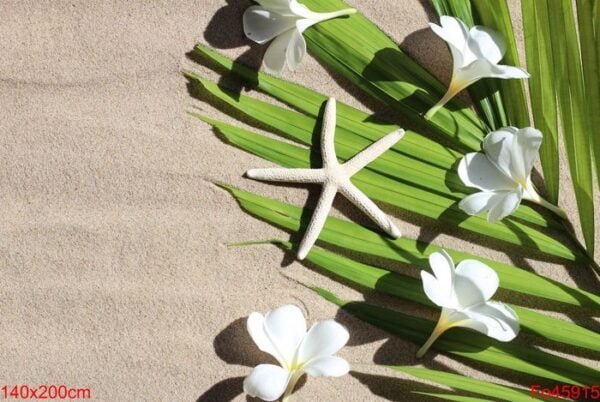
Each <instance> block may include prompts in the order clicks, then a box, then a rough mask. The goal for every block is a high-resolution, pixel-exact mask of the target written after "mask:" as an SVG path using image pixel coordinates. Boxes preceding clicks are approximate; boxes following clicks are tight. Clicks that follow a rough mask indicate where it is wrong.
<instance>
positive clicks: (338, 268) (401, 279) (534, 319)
mask: <svg viewBox="0 0 600 402" xmlns="http://www.w3.org/2000/svg"><path fill="white" fill-rule="evenodd" d="M274 243H275V244H278V245H280V246H281V247H283V248H284V249H287V250H292V245H291V244H290V243H289V242H274ZM306 260H307V261H310V262H311V263H313V264H314V265H315V266H317V267H318V268H320V269H322V270H324V271H325V272H327V273H329V274H332V275H335V276H337V277H339V278H341V279H344V280H346V281H350V282H352V283H354V284H356V285H359V286H361V287H364V288H366V289H371V290H377V291H379V292H382V293H386V294H389V295H392V296H395V297H399V298H402V299H406V300H409V301H414V302H416V303H419V304H421V305H425V306H428V307H434V308H436V309H438V307H436V306H435V305H434V304H433V303H432V302H431V301H430V300H429V299H428V298H427V296H426V295H425V293H424V291H423V285H422V283H421V281H420V280H418V279H416V278H413V277H410V276H407V275H403V274H400V273H396V272H392V271H389V270H387V269H383V268H380V267H374V266H372V265H368V264H363V263H360V262H358V261H354V260H352V259H350V258H346V257H344V256H341V255H339V254H335V253H332V252H330V251H327V250H323V249H320V248H313V249H312V250H311V251H310V252H309V254H308V256H307V257H306ZM499 300H502V298H499ZM509 305H510V306H511V307H512V308H513V309H514V310H515V312H516V313H517V315H518V316H519V322H520V323H521V328H522V329H523V331H524V332H529V333H532V334H535V335H538V336H540V337H542V338H546V339H548V340H551V341H555V342H559V343H563V344H567V345H572V346H577V347H580V348H584V349H589V350H593V351H595V352H600V334H598V333H596V332H593V331H590V330H588V329H586V328H583V327H580V326H578V325H576V324H572V323H570V322H566V321H563V320H559V319H557V318H553V317H549V316H546V315H544V314H541V313H538V312H535V311H532V310H529V309H526V308H523V307H520V306H516V305H513V304H509Z"/></svg>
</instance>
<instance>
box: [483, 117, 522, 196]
mask: <svg viewBox="0 0 600 402" xmlns="http://www.w3.org/2000/svg"><path fill="white" fill-rule="evenodd" d="M517 131H518V129H517V128H515V127H504V128H501V129H499V130H496V131H493V132H491V133H489V134H488V135H486V136H485V138H484V139H483V151H484V152H485V155H486V156H487V158H488V159H489V160H490V162H492V164H493V165H494V166H496V168H497V169H498V170H500V171H501V172H503V173H504V174H505V175H506V176H507V177H510V178H511V180H513V181H514V178H513V175H512V169H511V164H512V158H513V156H512V154H513V141H514V139H515V134H516V133H517ZM498 190H499V189H498Z"/></svg>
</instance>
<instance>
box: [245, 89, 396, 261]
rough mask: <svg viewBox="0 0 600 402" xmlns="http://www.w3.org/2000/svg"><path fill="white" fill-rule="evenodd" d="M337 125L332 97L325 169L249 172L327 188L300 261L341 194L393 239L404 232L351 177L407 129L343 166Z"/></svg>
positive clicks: (327, 108)
mask: <svg viewBox="0 0 600 402" xmlns="http://www.w3.org/2000/svg"><path fill="white" fill-rule="evenodd" d="M335 123H336V104H335V99H333V98H330V99H329V100H328V101H327V105H326V106H325V114H324V116H323V128H322V135H321V155H322V158H323V167H322V168H321V169H286V168H272V169H250V170H248V171H247V172H246V175H247V176H248V177H250V178H252V179H257V180H265V181H280V182H289V183H320V184H322V185H323V190H322V192H321V197H320V198H319V202H318V203H317V207H316V208H315V211H314V213H313V216H312V218H311V221H310V223H309V224H308V228H307V229H306V234H305V235H304V238H303V239H302V242H301V243H300V247H299V249H298V258H299V259H300V260H303V259H304V258H305V257H306V255H307V254H308V252H309V251H310V249H311V248H312V246H313V245H314V244H315V242H316V241H317V238H318V237H319V233H321V229H323V226H324V225H325V221H326V219H327V215H328V214H329V210H330V209H331V206H332V204H333V199H334V198H335V195H336V194H337V192H338V191H339V192H340V193H342V194H343V195H344V196H345V197H346V198H347V199H348V200H350V201H351V202H352V203H353V204H354V205H356V206H357V207H358V208H360V209H361V210H362V211H363V212H364V213H365V214H367V215H368V216H369V218H371V219H372V220H373V221H374V222H375V223H376V224H377V225H378V226H379V227H381V229H383V230H384V231H385V232H386V233H388V234H389V235H390V236H392V237H393V238H398V237H400V235H401V233H400V230H399V229H398V228H397V227H396V225H394V223H393V222H392V220H391V219H390V218H389V217H388V216H387V215H386V214H385V213H384V212H383V211H382V210H381V209H379V207H378V206H377V205H375V203H374V202H373V201H371V200H370V199H369V198H368V197H367V196H366V195H365V194H364V193H363V192H362V191H360V190H359V189H358V188H357V187H356V186H355V185H354V184H352V182H351V181H350V177H352V176H353V175H354V174H355V173H357V172H358V171H359V170H361V169H362V168H363V167H365V166H366V165H368V164H369V163H371V162H372V161H374V160H375V159H377V158H378V157H379V156H380V155H381V154H383V153H384V152H385V151H387V150H388V149H389V148H391V147H392V146H393V145H394V144H395V143H396V142H398V141H399V140H400V139H401V138H402V137H403V136H404V130H396V131H394V132H392V133H390V134H388V135H386V136H385V137H383V138H381V139H379V140H378V141H377V142H375V143H373V144H371V145H370V146H368V147H367V148H365V149H364V150H362V151H361V152H360V153H358V154H356V155H355V156H354V157H353V158H352V159H350V160H348V161H346V163H343V164H340V163H339V162H338V160H337V156H336V154H335V144H334V135H335Z"/></svg>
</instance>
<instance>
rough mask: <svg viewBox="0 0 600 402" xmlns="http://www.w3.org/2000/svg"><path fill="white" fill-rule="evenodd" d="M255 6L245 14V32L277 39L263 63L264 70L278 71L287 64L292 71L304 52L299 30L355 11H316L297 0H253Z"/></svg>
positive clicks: (256, 37)
mask: <svg viewBox="0 0 600 402" xmlns="http://www.w3.org/2000/svg"><path fill="white" fill-rule="evenodd" d="M256 2H257V3H258V4H259V5H258V6H252V7H249V8H248V9H247V10H246V12H245V13H244V32H245V33H246V36H247V37H248V38H249V39H251V40H253V41H254V42H256V43H260V44H262V43H265V42H268V41H270V40H271V39H273V38H276V39H275V40H274V41H273V43H271V45H270V46H269V48H268V49H267V52H266V53H265V57H264V59H263V66H264V68H265V70H266V71H267V72H270V73H273V74H278V73H281V71H283V69H284V67H285V66H286V65H287V66H288V68H289V69H290V70H292V71H294V70H295V69H296V67H298V65H299V64H300V62H301V61H302V59H303V58H304V56H305V55H306V41H305V40H304V37H303V36H302V33H303V32H304V31H305V30H306V29H307V28H309V27H311V26H313V25H315V24H318V23H319V22H323V21H325V20H329V19H331V18H336V17H340V16H343V15H349V14H354V13H356V10H355V9H353V8H348V9H345V10H340V11H335V12H331V13H316V12H314V11H311V10H309V9H308V7H306V6H305V5H303V4H300V3H298V1H297V0H256Z"/></svg>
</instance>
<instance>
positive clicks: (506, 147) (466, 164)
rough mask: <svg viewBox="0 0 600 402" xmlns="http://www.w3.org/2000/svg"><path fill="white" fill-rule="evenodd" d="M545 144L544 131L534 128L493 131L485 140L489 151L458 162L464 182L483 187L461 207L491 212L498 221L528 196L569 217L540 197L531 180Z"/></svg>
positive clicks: (473, 211) (471, 212)
mask: <svg viewBox="0 0 600 402" xmlns="http://www.w3.org/2000/svg"><path fill="white" fill-rule="evenodd" d="M541 143H542V133H541V132H540V131H539V130H536V129H534V128H531V127H525V128H522V129H517V128H515V127H505V128H502V129H500V130H498V131H494V132H491V133H489V134H488V135H487V136H486V137H485V138H484V140H483V150H484V152H485V153H482V152H472V153H469V154H466V155H465V156H464V157H463V158H462V160H461V161H460V164H459V165H458V175H459V177H460V179H461V180H462V182H463V183H464V184H465V185H466V186H469V187H475V188H477V189H479V190H481V192H479V193H475V194H471V195H469V196H467V197H466V198H464V199H463V200H462V201H461V202H460V203H459V207H460V209H462V210H463V211H465V212H466V213H467V214H469V215H477V214H479V213H481V212H484V211H488V221H489V222H496V221H498V220H500V219H502V218H504V217H506V216H508V215H510V214H511V213H513V212H514V211H515V210H516V209H517V208H518V206H519V205H520V204H521V200H522V199H525V200H529V201H533V202H535V203H537V204H540V205H542V206H544V207H546V208H549V209H550V210H552V211H554V212H555V213H557V214H558V215H560V216H561V217H565V216H566V215H565V213H564V211H563V210H562V209H560V208H558V207H556V206H554V205H552V204H551V203H549V202H548V201H546V200H544V199H543V198H542V197H540V195H539V194H538V193H537V192H536V190H535V187H534V186H533V183H532V182H531V171H532V169H533V164H534V162H535V159H536V157H537V155H538V151H539V149H540V145H541Z"/></svg>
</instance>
